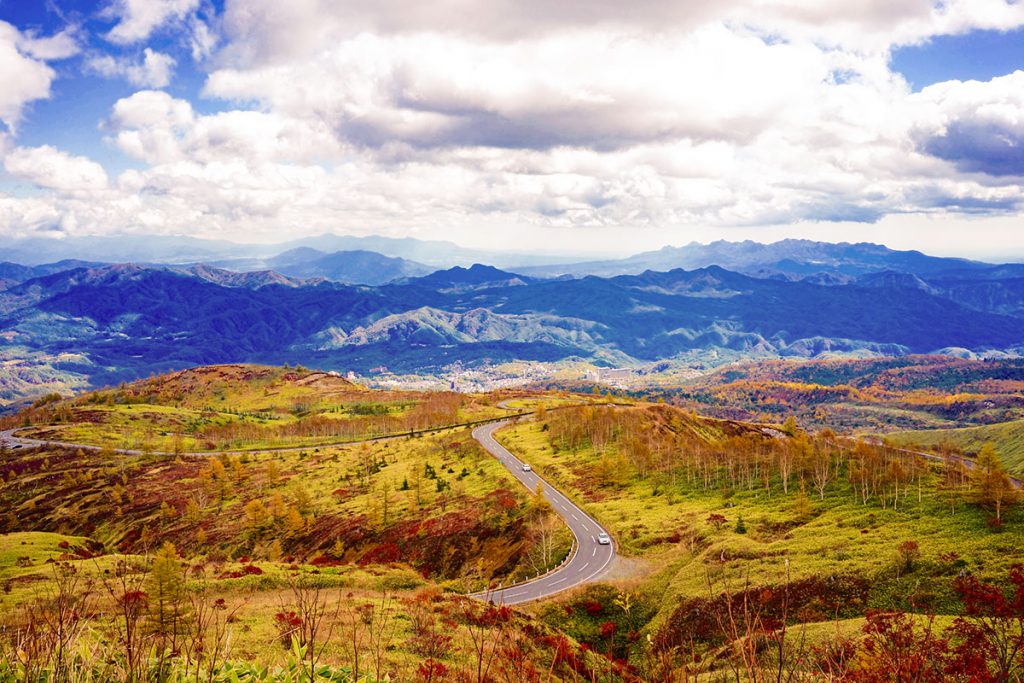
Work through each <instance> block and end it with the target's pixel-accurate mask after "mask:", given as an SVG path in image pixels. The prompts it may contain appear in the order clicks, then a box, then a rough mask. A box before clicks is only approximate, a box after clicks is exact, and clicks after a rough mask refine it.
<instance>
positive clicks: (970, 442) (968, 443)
mask: <svg viewBox="0 0 1024 683" xmlns="http://www.w3.org/2000/svg"><path fill="white" fill-rule="evenodd" d="M886 439H887V440H888V441H889V442H891V443H893V444H895V445H898V446H903V447H910V448H934V449H936V450H940V449H942V448H946V447H951V448H952V449H955V450H959V451H960V452H963V453H969V454H971V455H974V454H976V453H977V452H978V451H979V450H981V447H982V446H983V445H985V444H986V443H991V444H992V445H993V446H995V449H996V452H997V453H998V454H999V458H1000V460H1002V461H1003V463H1004V464H1005V465H1006V468H1007V469H1008V470H1009V471H1011V472H1013V473H1014V474H1017V475H1018V476H1019V475H1022V474H1024V420H1011V421H1009V422H1001V423H999V424H993V425H984V426H980V427H960V428H956V429H921V430H916V431H901V432H892V433H891V434H886Z"/></svg>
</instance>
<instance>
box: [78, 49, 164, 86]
mask: <svg viewBox="0 0 1024 683" xmlns="http://www.w3.org/2000/svg"><path fill="white" fill-rule="evenodd" d="M174 65H175V60H174V58H173V57H171V56H170V55H167V54H164V53H162V52H156V51H154V50H151V49H150V48H148V47H147V48H145V49H144V50H143V52H142V55H140V57H139V58H138V59H132V58H130V57H114V56H113V55H108V54H96V55H93V56H91V57H89V59H87V60H86V62H85V68H86V70H88V71H90V72H92V73H96V74H99V75H100V76H104V77H106V78H124V79H125V80H127V81H128V82H129V83H131V84H132V85H137V86H141V87H149V88H163V87H166V86H167V85H169V84H170V82H171V76H172V74H173V72H174Z"/></svg>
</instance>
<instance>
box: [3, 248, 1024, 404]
mask: <svg viewBox="0 0 1024 683" xmlns="http://www.w3.org/2000/svg"><path fill="white" fill-rule="evenodd" d="M769 246H771V247H776V245H769ZM796 246H799V247H800V250H799V253H796V252H794V250H792V249H791V250H789V251H787V252H786V253H789V254H790V256H800V257H801V258H805V259H811V260H813V262H814V265H815V266H816V267H822V266H824V265H827V266H828V268H829V269H830V270H828V271H820V270H819V271H816V272H815V273H812V274H809V275H808V276H807V277H805V278H804V279H797V277H796V275H795V273H791V272H789V273H781V272H768V271H762V270H760V267H759V266H758V267H757V268H758V270H757V272H758V274H759V277H753V276H751V275H749V274H743V273H739V272H734V271H732V270H729V269H726V268H723V267H720V266H717V265H714V266H708V267H700V268H695V269H691V270H684V269H681V268H674V269H669V270H665V271H654V270H647V271H644V272H641V273H638V274H626V275H616V276H609V277H598V276H593V275H587V276H583V277H577V278H572V277H562V278H557V279H544V278H541V277H539V276H538V275H537V273H536V271H534V272H532V273H529V274H523V273H516V272H509V271H506V270H501V269H498V268H495V267H492V266H483V265H474V266H472V267H469V268H463V267H455V268H450V269H446V270H441V271H436V272H433V273H430V274H426V275H419V274H418V273H419V272H422V270H423V266H422V264H417V263H414V262H411V261H408V260H403V259H401V258H398V257H382V256H380V255H379V254H366V253H365V252H357V253H356V254H355V255H352V254H337V253H333V254H329V253H324V252H320V251H319V250H315V249H313V248H308V249H301V250H299V251H290V252H286V253H284V254H280V255H278V256H276V257H273V256H272V257H268V258H270V259H274V260H275V261H276V262H278V263H279V264H280V265H281V268H282V269H283V270H286V271H287V273H279V272H277V271H276V270H262V271H256V272H246V273H241V272H235V271H232V270H227V269H224V268H215V267H212V266H208V265H191V266H168V265H137V264H119V265H104V266H99V267H73V268H71V269H69V270H60V269H59V267H58V266H41V268H42V271H43V272H39V273H38V274H37V271H36V270H35V268H37V267H33V268H30V269H29V270H28V271H18V270H17V268H15V267H14V266H7V265H5V266H3V267H2V269H0V277H3V276H4V274H7V275H10V276H11V279H18V278H24V277H25V276H26V275H30V276H33V277H29V278H28V279H25V280H21V281H20V282H14V283H13V284H11V285H9V286H8V288H7V289H6V290H5V291H0V340H3V343H5V344H7V345H10V346H11V347H12V348H19V349H24V355H25V356H26V357H29V356H31V357H33V358H35V357H42V358H49V359H52V358H61V357H66V356H67V354H74V358H75V359H76V360H75V361H74V363H73V364H71V365H68V367H66V368H65V369H67V370H68V371H73V372H78V373H81V374H84V375H87V376H88V377H89V378H90V380H91V381H92V382H93V383H94V384H104V383H109V382H113V381H118V380H121V379H126V378H130V377H137V376H140V375H146V374H149V373H151V372H158V371H164V370H168V369H172V368H181V367H186V366H191V365H199V364H208V363H220V362H241V361H264V362H285V361H287V362H301V363H305V364H310V365H315V366H319V367H331V368H335V369H341V370H346V369H353V370H357V371H366V370H369V369H371V368H374V367H377V366H381V365H384V366H387V367H389V368H391V369H393V370H398V371H433V370H437V369H439V368H441V367H444V366H446V365H448V364H450V363H452V362H454V361H460V362H461V363H462V364H463V365H472V364H473V363H480V362H495V363H496V362H504V361H508V360H515V359H521V360H559V359H569V358H581V359H589V360H591V361H593V362H597V363H601V364H623V363H630V362H634V361H637V362H641V361H642V362H647V361H655V360H660V359H670V358H673V357H677V356H679V355H680V354H692V353H693V352H708V353H715V352H718V351H725V350H727V351H728V352H729V353H730V354H733V355H735V354H740V355H750V356H759V357H816V356H821V355H823V354H826V355H827V354H834V353H860V354H887V355H902V354H906V353H930V352H945V353H952V354H957V355H970V354H972V353H1003V352H1010V353H1016V352H1019V351H1021V350H1022V349H1024V303H1022V302H1024V273H1022V272H1021V271H1022V269H1024V266H1016V265H1007V266H991V265H986V264H980V263H975V262H970V261H963V260H959V259H935V258H932V257H927V256H924V255H921V254H916V253H915V252H889V251H888V250H884V248H877V247H875V248H868V246H870V245H818V246H816V247H814V246H811V245H806V244H803V243H797V244H796ZM833 248H835V249H833ZM716 249H717V250H718V251H719V253H722V254H724V255H723V256H722V258H723V259H725V258H726V256H727V255H728V253H730V249H731V248H730V247H728V246H727V245H719V246H718V247H716ZM776 249H781V247H776ZM836 250H839V252H846V253H847V256H846V257H842V258H841V257H840V256H839V255H837V252H836ZM740 252H742V253H748V252H749V253H754V252H757V249H755V248H752V247H749V246H743V247H742V248H740V249H739V250H738V251H735V253H740ZM780 253H783V252H781V251H776V253H775V255H778V254H780ZM827 253H832V256H831V257H829V258H830V259H831V260H827V259H825V258H824V256H823V255H824V254H827ZM758 258H760V257H758ZM382 259H383V260H382ZM756 261H757V259H755V258H754V257H753V256H751V257H750V258H749V259H748V262H749V263H748V266H747V267H749V268H755V266H756V263H755V262H756ZM782 261H786V262H787V263H788V262H789V261H792V262H794V263H797V261H796V259H795V258H793V259H780V260H779V261H775V262H773V263H776V264H778V263H781V262H782ZM826 261H827V262H826ZM806 263H811V261H810V260H808V261H806ZM260 264H263V262H262V261H261V262H260ZM311 264H312V265H311ZM374 264H379V267H380V268H381V271H380V274H379V275H378V279H380V280H383V279H385V278H386V279H390V280H391V281H390V282H388V283H387V284H377V285H373V286H368V285H350V284H344V283H342V282H337V281H331V280H328V279H324V278H325V277H326V276H325V275H324V273H327V272H330V273H333V274H334V275H335V276H336V277H335V278H334V279H342V277H341V276H342V274H344V276H345V277H349V276H351V274H352V273H353V272H358V271H359V269H360V268H366V269H370V270H371V271H372V269H373V268H375V267H378V266H377V265H374ZM253 265H256V264H253ZM357 266H358V267H357ZM787 267H788V266H787ZM791 269H792V270H795V269H796V267H795V266H793V267H792V268H791ZM428 270H429V269H428ZM364 272H368V271H364ZM307 275H308V276H311V277H306V276H307ZM392 275H394V276H395V278H397V279H392V278H391V276H392ZM826 276H828V277H826ZM363 277H368V276H367V275H364V276H363ZM83 359H85V360H83ZM72 365H73V367H72Z"/></svg>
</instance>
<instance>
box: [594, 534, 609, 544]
mask: <svg viewBox="0 0 1024 683" xmlns="http://www.w3.org/2000/svg"><path fill="white" fill-rule="evenodd" d="M597 542H598V543H600V544H601V545H611V542H612V538H611V536H609V535H608V534H606V533H605V532H603V531H602V532H601V533H599V534H598V535H597Z"/></svg>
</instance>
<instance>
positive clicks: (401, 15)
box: [0, 0, 1024, 248]
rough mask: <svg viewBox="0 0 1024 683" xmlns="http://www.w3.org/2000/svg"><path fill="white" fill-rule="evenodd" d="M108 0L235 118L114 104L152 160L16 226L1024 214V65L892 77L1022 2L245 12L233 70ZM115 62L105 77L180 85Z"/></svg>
mask: <svg viewBox="0 0 1024 683" xmlns="http://www.w3.org/2000/svg"><path fill="white" fill-rule="evenodd" d="M115 7H117V8H119V10H120V12H121V14H120V16H122V19H123V21H122V23H121V24H118V27H115V29H114V31H112V33H114V32H115V31H116V32H118V33H117V36H118V37H116V38H114V37H112V39H115V40H118V41H119V42H123V43H128V42H135V41H137V40H141V39H142V38H141V37H139V36H142V37H144V36H147V35H149V34H151V33H152V32H153V31H155V30H156V29H157V28H158V27H160V26H162V25H165V24H167V23H168V22H177V25H178V26H180V27H181V28H182V30H184V31H186V33H185V34H184V39H183V41H182V42H181V45H182V47H185V48H188V49H190V50H191V51H192V53H193V57H194V58H195V59H206V58H207V57H208V56H212V57H213V59H211V61H210V63H211V64H213V65H214V70H213V71H212V72H211V74H210V76H209V78H208V81H207V84H206V87H205V94H206V95H207V96H209V97H214V98H219V99H221V100H223V101H227V102H229V103H233V106H234V109H233V110H229V111H221V112H218V113H214V114H202V113H200V111H198V109H199V108H198V107H196V108H193V106H192V104H190V103H189V102H188V101H186V100H182V99H176V98H174V97H172V96H171V95H169V94H167V93H164V92H159V91H156V90H149V89H147V90H142V91H140V92H137V93H135V94H133V95H132V96H130V97H126V98H124V99H122V100H119V101H118V102H117V103H116V104H115V105H114V107H113V111H112V113H111V116H110V118H109V120H108V121H107V122H106V123H105V124H104V132H105V134H106V135H107V139H108V140H109V141H110V143H111V144H112V145H114V146H116V148H117V149H119V150H120V151H122V152H123V153H124V154H126V155H127V156H129V157H131V158H132V159H134V160H136V161H138V162H141V166H140V167H139V168H135V169H132V170H129V171H126V172H124V173H122V174H121V175H120V176H119V177H118V178H116V179H115V180H114V181H113V182H112V183H109V186H107V187H105V186H104V185H106V183H104V185H100V184H97V185H96V186H95V189H93V190H91V191H92V192H93V193H94V194H95V196H96V201H92V202H89V201H88V200H87V198H86V196H85V195H84V194H82V193H78V194H75V195H70V194H68V193H66V192H65V193H64V194H62V195H55V196H53V197H52V198H45V197H44V198H37V197H33V198H31V199H28V198H26V199H24V200H15V199H11V198H9V199H8V200H7V204H6V206H7V207H8V208H7V209H6V210H7V211H8V212H9V213H8V215H9V216H10V215H13V213H14V210H13V209H11V208H10V206H11V205H12V204H11V203H12V202H17V201H24V202H26V207H25V212H24V213H25V215H26V216H32V217H34V218H32V220H31V221H30V222H31V223H32V224H33V225H42V224H48V225H56V226H60V229H68V230H72V229H73V230H78V231H88V230H96V231H106V230H111V229H124V230H150V231H163V232H175V231H177V232H194V231H201V232H202V233H203V234H207V235H220V236H233V237H239V238H246V239H250V238H254V237H267V238H269V237H271V236H274V235H277V234H278V233H279V232H280V231H282V230H301V231H304V232H315V231H322V230H334V229H343V230H351V231H362V232H366V231H371V232H385V233H387V232H390V233H391V234H408V232H407V231H408V230H410V229H412V228H415V229H418V230H421V231H423V232H420V233H419V234H421V235H427V236H433V237H460V236H461V237H463V238H465V239H468V240H473V239H475V240H477V243H478V244H480V243H481V240H483V241H486V240H487V239H492V238H493V237H481V235H487V234H488V233H487V231H489V230H490V231H495V230H496V231H498V232H499V233H500V234H502V235H512V236H514V237H515V238H519V237H523V238H524V239H531V240H533V242H532V243H530V244H520V245H519V247H520V248H523V247H529V246H531V245H533V244H536V245H546V244H547V243H548V242H547V241H546V240H545V239H544V237H543V235H544V234H551V235H555V234H558V235H564V236H566V237H564V239H565V241H566V243H567V244H570V243H571V242H572V241H576V242H578V241H579V238H578V237H576V235H578V234H579V232H578V231H579V228H581V227H585V228H586V229H587V230H588V233H587V234H588V235H591V234H592V235H608V234H612V233H614V231H616V230H618V231H620V233H619V234H620V235H621V230H623V229H629V230H632V231H633V233H632V234H637V235H639V234H641V233H643V234H652V235H658V236H659V239H660V240H663V241H685V240H675V239H671V237H672V235H680V236H683V235H686V236H689V234H690V233H692V232H698V231H700V230H704V231H712V230H717V231H726V232H729V233H730V234H734V235H737V236H739V235H742V236H751V235H754V234H755V233H756V232H757V230H762V231H768V230H771V229H773V228H769V227H765V226H772V225H786V226H793V225H798V226H809V225H810V226H815V227H814V231H815V234H817V235H819V236H820V234H821V232H822V231H825V230H827V227H821V226H828V225H830V224H831V225H836V226H839V227H837V228H836V232H835V235H836V236H837V237H846V236H847V235H848V234H849V231H850V225H852V224H853V222H856V221H860V222H865V221H879V224H893V223H892V221H893V219H892V217H893V216H934V217H939V216H944V215H955V216H963V217H970V218H971V219H972V220H975V219H974V217H975V216H978V215H989V216H992V215H1012V214H1014V213H1016V212H1019V211H1020V210H1021V208H1022V207H1021V199H1020V198H1021V197H1022V196H1024V192H1022V189H1024V188H1022V187H1021V179H1020V177H1019V176H1017V175H1015V174H1014V173H1011V172H1007V171H1008V170H1009V171H1013V170H1015V169H1017V168H1022V167H1024V160H1022V161H1020V162H1019V163H1018V157H1016V156H1014V154H1016V151H1015V150H1016V149H1019V148H1021V145H1024V123H1022V122H1024V115H1022V112H1024V100H1022V98H1021V96H1020V94H1019V93H1021V92H1024V74H1021V75H1016V74H1015V75H1013V76H1007V77H1005V78H1000V79H994V80H992V81H991V82H989V83H983V84H970V83H964V84H959V83H949V84H945V85H943V86H935V87H933V88H928V89H925V91H923V92H921V93H913V92H911V90H910V88H909V87H908V85H907V84H906V82H905V81H904V80H903V78H902V77H900V76H899V75H898V74H894V73H893V72H892V71H891V69H890V65H889V52H890V50H891V49H892V47H893V46H895V45H902V44H908V43H915V42H921V41H923V40H926V39H927V38H928V37H929V36H933V35H938V34H942V33H959V32H964V31H968V30H971V29H974V28H997V29H1008V28H1012V27H1015V26H1019V25H1021V22H1022V21H1024V14H1022V12H1024V5H1022V4H1014V3H1007V2H1004V1H1002V0H973V1H972V2H967V1H965V0H948V1H946V2H944V3H941V4H936V3H934V2H932V0H869V1H867V2H861V3H846V4H845V5H842V6H837V5H836V4H835V3H834V2H830V1H826V0H804V1H799V2H798V1H797V0H725V1H724V2H722V3H682V2H677V3H665V2H655V1H654V0H640V1H639V2H634V3H631V4H630V7H629V11H628V12H626V11H624V10H623V8H622V5H621V3H618V2H611V1H610V0H587V1H586V2H584V0H567V1H566V2H561V3H552V2H548V1H545V2H540V1H539V0H524V1H523V2H512V0H498V1H497V2H493V3H485V4H483V3H476V2H469V1H468V0H444V2H442V3H440V4H438V3H428V4H419V5H418V4H415V3H412V4H410V3H408V2H404V1H402V2H400V1H399V0H377V1H375V2H373V3H370V2H362V1H356V2H344V3H335V2H328V1H327V0H323V1H321V0H292V1H291V2H286V3H285V2H277V1H276V0H247V1H246V2H241V1H240V0H229V2H228V3H227V8H226V11H225V13H224V16H223V18H222V19H223V28H224V37H225V40H226V43H225V44H223V45H222V46H220V51H219V52H218V53H216V54H213V50H214V47H215V46H216V45H217V44H218V43H217V41H218V39H219V36H220V24H219V23H218V21H219V20H214V19H211V18H210V17H209V16H208V15H204V17H206V18H205V19H200V18H199V16H198V14H197V12H196V8H197V7H198V0H196V1H195V2H164V3H152V2H139V1H134V2H127V1H125V2H122V3H120V4H118V5H116V6H115ZM132 17H134V18H132ZM207 21H210V22H212V23H207ZM122 25H123V27H122ZM132 36H134V37H132ZM146 54H147V55H153V56H157V55H159V53H153V52H151V51H147V53H146ZM154 58H155V57H154ZM107 59H109V60H110V61H109V62H107V61H100V62H99V63H97V64H95V65H93V68H95V69H96V70H101V71H103V70H105V71H104V72H105V73H108V74H109V75H118V76H121V77H125V78H128V79H129V80H131V81H133V82H135V83H136V84H138V85H140V86H142V87H146V88H158V87H162V85H165V84H166V83H167V82H168V81H169V79H170V68H171V65H167V68H166V69H165V71H164V72H163V73H161V72H160V70H159V69H156V70H155V73H154V70H152V69H149V70H147V68H146V64H147V61H146V60H143V61H142V62H131V63H128V62H124V61H120V60H118V59H115V58H113V57H110V58H107ZM44 66H45V65H44ZM162 76H163V77H162ZM2 98H3V95H2V94H0V101H2ZM44 205H46V206H49V210H44V208H43V206H44ZM0 210H3V209H0ZM0 220H2V219H0ZM11 220H14V219H11ZM47 221H49V223H47ZM18 224H19V225H27V223H26V221H19V223H18ZM901 225H902V223H901ZM696 226H699V228H698V227H696ZM510 228H514V229H511V230H510ZM635 228H644V230H642V231H641V230H633V229H635ZM26 229H27V228H26ZM803 229H804V228H800V230H803ZM872 229H873V228H865V230H866V231H869V230H872ZM908 229H909V228H908ZM794 230H795V229H794ZM808 230H809V229H808ZM545 231H546V232H545ZM574 231H576V232H574ZM914 234H916V235H920V234H923V231H922V230H920V229H918V230H917V232H915V233H914ZM570 235H571V236H572V237H568V236H570ZM666 236H667V237H666ZM509 239H513V238H512V237H510V238H509ZM559 239H562V238H559ZM588 241H589V240H588ZM508 246H516V245H515V244H509V245H508Z"/></svg>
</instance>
